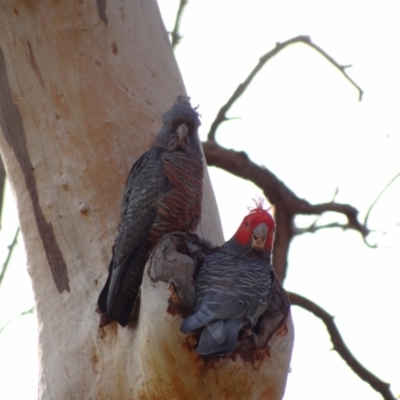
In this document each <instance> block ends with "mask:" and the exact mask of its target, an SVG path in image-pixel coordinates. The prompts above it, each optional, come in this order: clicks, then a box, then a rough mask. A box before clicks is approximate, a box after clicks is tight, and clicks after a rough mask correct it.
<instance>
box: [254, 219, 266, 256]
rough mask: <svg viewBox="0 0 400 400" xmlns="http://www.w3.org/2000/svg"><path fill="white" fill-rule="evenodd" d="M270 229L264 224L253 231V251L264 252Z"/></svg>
mask: <svg viewBox="0 0 400 400" xmlns="http://www.w3.org/2000/svg"><path fill="white" fill-rule="evenodd" d="M267 234H268V228H267V225H266V224H265V223H264V222H262V223H261V224H259V225H258V226H257V227H256V228H255V229H254V230H253V236H252V238H251V248H252V249H253V250H262V249H263V248H264V245H265V240H266V239H267Z"/></svg>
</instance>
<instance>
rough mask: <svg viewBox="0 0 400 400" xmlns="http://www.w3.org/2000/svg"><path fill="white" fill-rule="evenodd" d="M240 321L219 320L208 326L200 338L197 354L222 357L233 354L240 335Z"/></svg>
mask: <svg viewBox="0 0 400 400" xmlns="http://www.w3.org/2000/svg"><path fill="white" fill-rule="evenodd" d="M239 324H240V321H239V320H225V321H222V320H217V321H213V322H211V323H210V324H208V325H207V326H206V327H205V328H204V329H203V332H202V334H201V336H200V340H199V344H198V346H197V349H196V351H197V353H198V354H200V355H207V354H213V355H218V356H222V355H225V354H229V353H232V351H233V350H235V347H236V340H237V337H238V333H239V329H238V328H239Z"/></svg>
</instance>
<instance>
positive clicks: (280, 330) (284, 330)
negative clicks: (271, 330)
mask: <svg viewBox="0 0 400 400" xmlns="http://www.w3.org/2000/svg"><path fill="white" fill-rule="evenodd" d="M288 332H289V329H288V327H287V324H286V321H285V322H284V323H283V324H282V325H281V326H280V327H279V328H278V329H277V330H276V331H275V333H276V334H277V335H279V336H282V337H283V336H286V335H287V334H288Z"/></svg>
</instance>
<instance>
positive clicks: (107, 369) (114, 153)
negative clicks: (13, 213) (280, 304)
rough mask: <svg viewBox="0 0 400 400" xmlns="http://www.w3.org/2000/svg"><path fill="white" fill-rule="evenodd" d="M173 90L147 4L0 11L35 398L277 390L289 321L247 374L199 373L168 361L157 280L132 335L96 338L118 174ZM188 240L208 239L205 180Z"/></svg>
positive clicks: (162, 291) (181, 358)
mask: <svg viewBox="0 0 400 400" xmlns="http://www.w3.org/2000/svg"><path fill="white" fill-rule="evenodd" d="M184 93H185V88H184V85H183V82H182V79H181V76H180V73H179V70H178V67H177V65H176V61H175V58H174V55H173V53H172V50H171V47H170V45H169V41H168V37H167V34H166V32H165V28H164V26H163V24H162V21H161V17H160V14H159V11H158V8H157V4H156V2H155V1H154V0H134V1H123V0H115V1H112V2H111V1H108V2H106V1H105V0H97V1H96V2H95V1H91V2H86V1H83V0H78V1H74V2H72V1H71V2H52V1H38V0H34V1H23V2H21V1H11V0H10V1H2V2H1V3H0V96H1V98H0V128H1V135H0V146H1V152H2V158H3V160H4V163H5V166H6V171H7V175H8V178H9V180H10V183H11V185H12V188H13V191H14V194H15V197H16V200H17V205H18V210H19V217H20V223H21V229H22V233H23V236H24V241H25V246H26V251H27V256H28V263H29V265H28V268H29V273H30V275H31V278H32V282H33V289H34V293H35V300H36V309H37V315H38V320H39V329H40V335H39V352H40V388H39V397H40V398H41V399H101V398H107V399H130V398H135V399H139V398H140V399H142V398H143V399H162V398H171V399H172V398H176V399H187V398H193V399H194V398H199V399H200V398H205V396H206V394H208V393H212V392H213V390H214V389H213V385H214V386H215V390H217V388H218V387H219V386H220V385H221V382H226V384H227V385H230V384H231V383H232V382H233V381H236V380H237V383H235V384H237V385H239V382H240V386H242V385H244V386H246V384H247V383H246V381H245V380H243V381H242V380H239V379H237V378H236V377H235V376H237V374H240V371H242V370H243V369H247V372H246V374H247V375H246V376H247V378H246V379H252V380H253V381H254V382H255V383H256V384H257V385H263V384H264V385H265V382H267V384H266V386H265V388H266V389H265V390H267V389H268V388H271V387H275V389H273V390H272V389H271V390H272V392H271V393H273V394H271V395H270V396H269V395H268V396H269V397H268V396H266V395H265V396H264V397H257V396H256V397H254V396H253V397H246V396H244V397H237V398H268V399H278V398H279V397H280V395H281V393H282V390H283V388H284V384H285V381H286V375H287V369H288V362H289V360H290V352H291V345H292V339H293V328H292V325H291V322H290V321H289V323H288V329H289V334H288V335H286V336H284V337H281V338H279V337H277V338H274V339H273V341H272V342H271V347H272V349H273V352H272V353H271V354H273V356H272V357H271V358H270V360H269V361H268V363H267V364H268V365H267V364H266V365H265V366H264V367H263V368H259V369H258V372H257V374H258V375H257V376H256V377H254V379H253V378H249V374H250V375H251V376H252V377H253V376H255V375H253V372H251V371H253V369H254V368H253V367H252V366H248V365H245V364H244V363H243V361H242V360H237V361H236V362H232V361H224V360H221V361H220V362H219V363H218V364H217V365H216V366H214V367H212V368H208V369H207V368H206V367H204V365H203V366H201V362H200V361H198V360H199V359H198V357H196V356H195V354H194V353H193V352H191V353H187V352H186V353H185V352H182V349H181V347H182V345H181V343H182V341H183V340H184V339H185V338H184V336H183V335H182V334H181V333H180V331H179V324H180V321H181V319H180V317H179V316H174V317H173V316H171V315H170V314H168V313H166V311H165V310H166V299H167V298H168V296H169V291H168V289H167V287H168V284H166V283H163V282H158V283H154V282H152V281H151V280H150V279H149V278H146V279H145V282H144V288H143V290H142V296H143V298H142V308H141V311H140V322H139V325H138V328H137V329H132V328H121V327H119V326H117V324H111V325H109V326H107V327H106V328H103V329H100V330H99V329H98V323H99V317H98V315H97V314H96V313H95V308H96V302H97V297H98V294H99V292H100V290H101V288H102V285H103V284H104V282H105V279H106V275H107V268H108V262H109V259H110V254H111V247H112V244H113V241H114V238H115V235H116V230H117V226H118V222H119V211H120V203H121V195H122V191H123V187H124V184H125V180H126V176H127V174H128V171H129V169H130V167H131V165H132V163H133V162H134V161H135V160H136V159H137V158H138V157H139V156H140V155H141V154H142V153H143V152H145V151H146V150H148V148H149V146H150V144H151V142H152V141H153V139H154V137H155V135H156V134H157V133H158V130H159V128H160V126H161V114H162V113H163V112H165V111H166V110H168V109H169V108H170V107H171V105H172V104H173V101H174V99H175V97H176V96H177V95H179V94H184ZM200 232H201V233H202V235H203V236H204V237H206V238H207V239H209V240H211V241H213V242H214V243H215V244H221V242H222V232H221V227H220V223H219V217H218V211H217V208H216V204H215V199H214V197H213V194H212V189H211V186H210V182H209V179H208V175H206V179H205V185H204V199H203V219H202V224H201V228H200ZM146 277H147V275H146ZM155 321H156V322H155ZM154 351H155V352H156V353H157V357H156V358H152V354H154ZM282 355H283V356H282ZM175 357H177V358H176V360H175ZM154 360H158V361H157V363H154ZM194 360H197V361H194ZM192 362H196V363H198V367H199V370H198V371H197V372H196V371H195V370H192V369H191V368H192V367H191V363H192ZM277 365H281V366H282V367H278V368H277ZM204 368H206V371H205V370H204ZM200 370H201V371H203V372H204V371H205V375H204V377H205V378H204V380H203V379H202V375H199V371H200ZM278 370H279V371H280V372H279V376H278V377H277V376H276V373H275V372H274V371H278ZM194 375H196V376H194ZM269 379H271V381H269ZM218 382H219V384H218ZM263 382H264V383H263ZM223 385H225V384H223ZM180 387H182V390H181V391H179V390H178V389H177V388H180ZM253 387H254V386H253ZM260 387H261V386H260ZM246 390H247V389H246ZM249 390H250V389H249ZM268 390H269V389H268ZM274 390H275V391H274ZM182 393H183V394H182ZM187 393H196V394H195V395H193V396H192V395H190V396H189V397H187ZM260 393H261V392H260ZM265 393H267V392H265ZM268 393H270V392H268ZM182 396H183V397H182ZM196 396H197V397H196ZM221 398H222V397H221Z"/></svg>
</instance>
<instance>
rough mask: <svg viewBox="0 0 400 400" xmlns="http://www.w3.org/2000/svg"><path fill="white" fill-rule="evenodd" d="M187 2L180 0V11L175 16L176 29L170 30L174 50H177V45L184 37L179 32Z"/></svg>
mask: <svg viewBox="0 0 400 400" xmlns="http://www.w3.org/2000/svg"><path fill="white" fill-rule="evenodd" d="M186 4H187V0H180V2H179V7H178V11H177V13H176V18H175V26H174V30H173V31H172V32H170V35H171V45H172V50H175V47H176V46H177V45H178V44H179V42H180V41H181V39H182V36H181V35H180V33H179V25H180V23H181V18H182V13H183V9H184V8H185V6H186Z"/></svg>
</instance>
